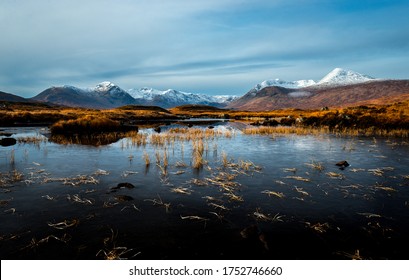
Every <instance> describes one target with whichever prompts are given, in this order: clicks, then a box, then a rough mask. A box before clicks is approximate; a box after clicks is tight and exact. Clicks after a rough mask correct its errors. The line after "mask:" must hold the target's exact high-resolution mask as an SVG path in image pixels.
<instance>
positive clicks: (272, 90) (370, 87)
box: [229, 80, 409, 111]
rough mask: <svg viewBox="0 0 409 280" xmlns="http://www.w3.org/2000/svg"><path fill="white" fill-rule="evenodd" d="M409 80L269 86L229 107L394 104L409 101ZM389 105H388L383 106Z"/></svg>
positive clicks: (267, 107)
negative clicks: (339, 84)
mask: <svg viewBox="0 0 409 280" xmlns="http://www.w3.org/2000/svg"><path fill="white" fill-rule="evenodd" d="M408 94H409V80H388V81H373V82H367V83H361V84H355V85H347V86H337V87H331V88H328V87H309V88H303V89H284V88H280V87H267V88H264V89H262V90H260V91H259V92H257V93H256V92H251V91H250V92H249V93H247V94H246V95H244V96H243V97H241V98H239V99H238V100H236V101H234V102H232V103H231V104H230V105H229V107H230V108H234V109H238V110H249V111H266V110H276V109H285V108H299V109H318V108H322V107H339V108H343V107H348V106H354V105H365V104H371V103H372V104H380V103H382V104H391V103H393V102H398V101H403V100H407V99H408ZM383 102H386V103H383Z"/></svg>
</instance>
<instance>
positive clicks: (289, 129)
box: [242, 126, 409, 138]
mask: <svg viewBox="0 0 409 280" xmlns="http://www.w3.org/2000/svg"><path fill="white" fill-rule="evenodd" d="M242 132H243V134H247V135H273V136H274V135H283V134H284V135H285V134H296V135H320V134H335V135H337V136H367V137H370V136H379V137H398V138H408V137H409V130H408V129H383V128H378V127H375V126H374V127H368V128H353V127H345V128H330V127H328V126H322V127H309V126H259V127H249V128H245V129H243V130H242Z"/></svg>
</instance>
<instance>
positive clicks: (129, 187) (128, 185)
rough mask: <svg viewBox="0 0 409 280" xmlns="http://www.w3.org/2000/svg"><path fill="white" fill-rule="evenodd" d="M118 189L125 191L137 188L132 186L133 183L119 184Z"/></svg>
mask: <svg viewBox="0 0 409 280" xmlns="http://www.w3.org/2000/svg"><path fill="white" fill-rule="evenodd" d="M116 187H117V188H118V189H123V188H127V189H133V188H135V186H134V185H132V184H131V183H119V184H118V185H117V186H116Z"/></svg>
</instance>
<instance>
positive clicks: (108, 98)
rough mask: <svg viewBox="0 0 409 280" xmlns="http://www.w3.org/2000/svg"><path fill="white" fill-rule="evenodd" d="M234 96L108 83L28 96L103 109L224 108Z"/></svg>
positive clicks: (63, 103) (62, 88)
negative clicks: (192, 106) (199, 106)
mask: <svg viewBox="0 0 409 280" xmlns="http://www.w3.org/2000/svg"><path fill="white" fill-rule="evenodd" d="M235 98H237V97H236V96H228V95H225V96H210V95H205V94H195V93H186V92H182V91H177V90H173V89H168V90H165V91H160V90H156V89H152V88H146V87H145V88H140V89H129V90H127V91H125V90H123V89H121V88H120V87H118V86H117V85H115V84H113V83H111V82H102V83H100V84H98V85H96V86H95V87H93V88H78V87H74V86H67V85H65V86H62V87H51V88H48V89H46V90H44V91H43V92H41V93H40V94H38V95H37V96H35V97H33V98H31V100H33V101H40V102H49V103H54V104H58V105H64V106H72V107H86V108H97V109H102V108H115V107H120V106H124V105H130V104H135V105H145V106H159V107H163V108H172V107H175V106H180V105H186V104H199V105H210V106H215V107H225V106H226V105H227V104H229V102H231V101H232V100H234V99H235Z"/></svg>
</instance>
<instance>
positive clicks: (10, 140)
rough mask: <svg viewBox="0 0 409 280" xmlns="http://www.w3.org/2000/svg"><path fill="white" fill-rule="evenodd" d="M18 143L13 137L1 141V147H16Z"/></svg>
mask: <svg viewBox="0 0 409 280" xmlns="http://www.w3.org/2000/svg"><path fill="white" fill-rule="evenodd" d="M16 143H17V140H16V139H14V138H11V137H10V138H9V137H6V138H3V139H0V146H3V147H8V146H13V145H16Z"/></svg>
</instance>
